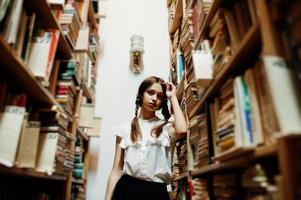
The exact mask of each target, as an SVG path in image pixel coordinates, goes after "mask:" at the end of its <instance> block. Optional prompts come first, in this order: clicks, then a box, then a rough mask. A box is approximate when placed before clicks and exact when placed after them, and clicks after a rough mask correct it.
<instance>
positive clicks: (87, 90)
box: [82, 81, 95, 100]
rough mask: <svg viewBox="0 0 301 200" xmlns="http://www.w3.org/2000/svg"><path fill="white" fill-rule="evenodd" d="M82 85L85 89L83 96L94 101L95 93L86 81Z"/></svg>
mask: <svg viewBox="0 0 301 200" xmlns="http://www.w3.org/2000/svg"><path fill="white" fill-rule="evenodd" d="M82 83H83V89H84V91H83V95H84V96H85V97H87V98H88V99H91V100H93V99H94V98H95V94H94V92H93V91H92V90H91V89H90V88H88V86H87V82H86V81H82Z"/></svg>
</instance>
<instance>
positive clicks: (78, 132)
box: [76, 127, 89, 141]
mask: <svg viewBox="0 0 301 200" xmlns="http://www.w3.org/2000/svg"><path fill="white" fill-rule="evenodd" d="M76 132H77V134H79V135H80V136H81V137H82V138H83V139H84V140H86V141H88V140H89V137H88V136H87V134H85V133H84V132H83V131H82V130H81V129H80V128H79V127H78V128H77V129H76Z"/></svg>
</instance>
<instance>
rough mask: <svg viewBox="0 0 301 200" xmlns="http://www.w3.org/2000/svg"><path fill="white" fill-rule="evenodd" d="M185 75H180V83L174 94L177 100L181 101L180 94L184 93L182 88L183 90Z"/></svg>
mask: <svg viewBox="0 0 301 200" xmlns="http://www.w3.org/2000/svg"><path fill="white" fill-rule="evenodd" d="M185 77H186V75H185V73H184V74H183V76H182V79H181V81H180V83H179V84H178V86H177V90H176V96H177V99H178V101H181V99H182V96H183V94H184V90H185V87H184V85H185Z"/></svg>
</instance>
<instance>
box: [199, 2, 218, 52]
mask: <svg viewBox="0 0 301 200" xmlns="http://www.w3.org/2000/svg"><path fill="white" fill-rule="evenodd" d="M220 5H221V0H213V2H212V4H211V7H210V9H209V11H208V13H207V16H206V18H205V21H204V23H203V25H202V28H201V30H200V33H199V36H198V38H197V40H196V41H197V42H196V44H195V47H194V49H198V48H200V45H201V41H202V40H203V38H204V37H205V31H206V30H207V29H208V26H209V24H210V21H211V20H212V19H213V17H214V15H215V14H216V12H217V10H218V8H220Z"/></svg>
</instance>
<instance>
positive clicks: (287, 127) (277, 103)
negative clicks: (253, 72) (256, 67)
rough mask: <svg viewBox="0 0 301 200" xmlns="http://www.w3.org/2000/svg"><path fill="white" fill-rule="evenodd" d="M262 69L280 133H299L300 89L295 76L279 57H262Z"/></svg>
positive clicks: (300, 113) (300, 115)
mask: <svg viewBox="0 0 301 200" xmlns="http://www.w3.org/2000/svg"><path fill="white" fill-rule="evenodd" d="M263 61H264V69H265V74H266V77H267V81H268V86H269V89H270V91H271V96H272V103H273V106H274V108H275V112H276V116H277V120H278V123H279V128H280V131H281V132H282V133H283V134H287V133H301V123H300V122H301V102H300V89H299V88H298V81H297V77H296V74H294V72H293V71H292V70H291V69H289V68H288V66H287V65H286V63H285V60H284V59H283V58H282V57H279V56H264V57H263Z"/></svg>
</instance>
